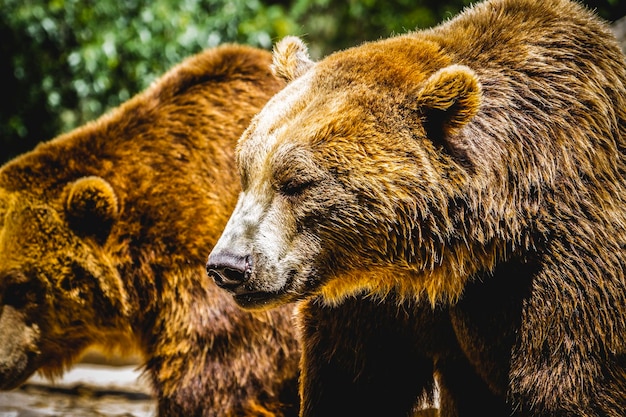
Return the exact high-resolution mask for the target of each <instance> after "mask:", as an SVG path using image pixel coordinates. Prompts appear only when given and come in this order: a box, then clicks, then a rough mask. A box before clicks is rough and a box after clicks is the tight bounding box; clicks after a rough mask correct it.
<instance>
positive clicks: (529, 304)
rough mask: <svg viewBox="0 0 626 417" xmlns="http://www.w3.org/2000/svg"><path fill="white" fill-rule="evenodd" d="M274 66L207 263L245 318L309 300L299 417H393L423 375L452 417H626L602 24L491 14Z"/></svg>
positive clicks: (621, 179)
mask: <svg viewBox="0 0 626 417" xmlns="http://www.w3.org/2000/svg"><path fill="white" fill-rule="evenodd" d="M276 50H277V52H276V55H277V56H276V57H275V65H276V66H277V67H278V68H277V71H276V73H277V74H279V75H281V76H286V77H287V78H289V77H290V76H291V75H294V76H295V77H296V78H295V79H293V80H292V81H291V83H290V84H289V85H288V86H287V87H286V88H285V89H284V90H283V91H281V92H280V93H278V94H277V95H276V96H275V97H274V98H273V99H272V100H271V101H270V102H269V103H268V105H267V106H266V107H265V109H264V110H262V111H261V113H260V114H259V116H257V117H256V118H255V119H254V120H253V122H252V123H251V126H250V128H249V129H248V130H247V131H246V133H244V135H243V137H242V140H241V141H240V144H239V148H238V163H239V167H240V171H241V177H242V184H243V190H242V193H241V195H240V197H239V202H238V204H237V207H236V208H235V211H234V212H233V215H232V217H231V219H230V220H229V222H228V224H227V226H226V228H225V230H224V232H223V234H222V237H221V238H220V240H219V241H218V243H217V244H216V246H215V248H214V250H213V251H212V253H211V255H210V257H209V267H210V274H211V275H212V276H213V277H214V278H215V280H216V281H217V282H218V283H219V284H220V285H221V286H223V287H224V288H226V289H228V290H229V291H231V292H232V293H233V294H234V296H235V299H236V300H237V302H238V303H239V304H241V305H242V306H245V307H248V308H264V307H267V306H275V305H280V304H282V303H284V302H289V301H293V300H297V299H302V298H306V299H307V300H306V301H305V302H304V303H303V304H302V305H301V307H300V309H299V318H300V323H301V325H302V331H303V335H302V341H303V348H304V355H303V361H302V372H303V376H302V385H301V394H302V401H303V409H302V415H303V416H313V415H315V416H319V415H324V416H331V415H348V414H352V415H386V416H406V415H407V414H408V413H409V412H410V410H411V408H412V406H413V405H414V404H415V401H416V399H418V398H419V397H420V396H423V395H425V396H426V397H428V396H430V395H431V394H432V386H433V375H434V376H435V379H436V381H437V382H438V384H439V386H440V388H441V413H442V415H444V416H476V415H497V416H505V415H515V416H552V417H554V416H572V415H578V416H582V415H584V416H613V417H616V416H621V415H623V413H624V410H625V409H626V277H625V275H624V273H625V268H626V254H625V252H624V247H625V246H626V201H624V200H625V198H626V194H625V193H626V180H625V174H626V165H625V163H626V159H625V157H626V155H625V153H624V152H625V146H626V86H625V82H626V65H625V63H624V56H623V54H622V52H621V50H620V48H619V46H618V44H617V42H616V40H615V38H614V36H613V35H612V33H611V31H610V28H609V27H608V26H607V25H606V24H605V23H604V22H602V21H600V20H599V19H598V18H597V17H596V16H595V15H594V14H592V13H591V12H590V11H588V10H586V9H584V8H583V7H581V6H580V5H579V4H576V3H573V2H570V1H567V0H548V1H535V0H491V1H487V2H483V3H479V4H477V5H475V6H474V7H472V8H468V9H467V10H466V11H464V12H463V13H462V14H461V15H459V16H458V17H456V18H454V19H451V20H450V21H448V22H445V23H443V24H441V25H440V26H437V27H435V28H433V29H430V30H425V31H420V32H415V33H409V34H406V35H402V36H398V37H394V38H391V39H387V40H381V41H377V42H372V43H366V44H364V45H361V46H359V47H355V48H352V49H348V50H346V51H341V52H338V53H335V54H333V55H331V56H329V57H327V58H326V59H324V60H322V61H320V62H319V63H316V64H315V63H312V62H310V61H309V60H308V58H306V59H304V58H300V59H299V58H298V56H306V48H305V47H304V45H303V44H302V43H301V41H299V40H298V39H293V38H289V39H286V40H284V41H283V42H281V43H280V44H279V45H278V46H277V48H276ZM281 51H285V52H281ZM282 53H289V54H292V57H283V56H281V54H282ZM294 59H295V60H298V59H299V60H300V61H301V62H300V64H299V65H295V66H294V68H292V69H289V68H286V69H285V68H280V67H281V66H282V65H294V64H292V63H291V62H292V61H293V60H294ZM290 74H291V75H290ZM237 266H238V267H239V268H240V272H239V273H238V274H237V273H234V272H233V270H236V268H235V267H237ZM227 268H228V269H227ZM226 272H228V273H226ZM377 413H378V414H377Z"/></svg>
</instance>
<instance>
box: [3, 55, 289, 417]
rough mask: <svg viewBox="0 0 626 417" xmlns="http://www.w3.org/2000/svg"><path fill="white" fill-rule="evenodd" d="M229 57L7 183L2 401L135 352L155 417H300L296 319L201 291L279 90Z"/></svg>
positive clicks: (41, 157)
mask: <svg viewBox="0 0 626 417" xmlns="http://www.w3.org/2000/svg"><path fill="white" fill-rule="evenodd" d="M270 64H271V53H270V52H268V51H262V50H257V49H253V48H250V47H245V46H237V45H225V46H222V47H218V48H216V49H211V50H207V51H205V52H203V53H200V54H198V55H196V56H193V57H191V58H189V59H188V60H186V61H185V62H183V63H181V64H180V65H178V66H177V67H175V68H173V69H172V70H171V71H170V72H168V73H166V74H165V75H164V76H163V77H162V78H161V79H159V80H158V81H157V82H156V83H154V84H153V85H152V86H151V87H150V88H149V89H147V90H146V91H145V92H143V93H141V94H139V95H137V96H136V97H134V98H133V99H131V100H130V101H128V102H126V103H125V104H123V105H121V106H120V107H119V108H117V109H115V110H113V111H111V112H109V113H108V114H106V115H104V116H103V117H101V118H100V119H98V120H96V121H95V122H93V123H89V124H87V125H85V126H83V127H81V128H78V129H76V130H74V131H72V132H70V133H68V134H65V135H62V136H60V137H58V138H55V139H54V140H51V141H49V142H47V143H44V144H41V145H40V146H38V147H37V148H36V149H34V150H33V151H31V152H29V153H26V154H24V155H22V156H20V157H18V158H16V159H14V160H13V161H10V162H9V163H7V164H6V165H4V166H3V167H2V168H1V170H0V388H1V389H11V388H14V387H16V386H18V385H19V384H21V383H22V382H23V381H24V380H25V379H26V378H28V377H29V376H30V375H31V374H32V373H33V372H35V371H40V372H42V373H43V374H44V375H47V376H57V375H59V374H61V373H62V372H63V371H64V370H65V369H66V368H67V367H69V366H70V365H72V363H73V362H74V361H75V360H77V359H78V358H79V357H80V355H81V353H82V352H83V351H84V350H85V349H86V348H87V347H89V346H92V345H98V346H100V347H101V348H104V349H108V350H111V351H122V352H127V351H130V350H135V349H136V350H138V351H139V352H140V354H141V355H142V356H143V358H144V359H145V364H144V368H145V372H146V373H147V374H148V375H149V377H150V379H151V380H152V382H153V385H154V388H155V394H156V396H157V398H158V409H159V415H160V416H219V417H223V416H237V417H239V416H274V415H275V416H282V415H295V414H296V413H297V401H298V395H297V373H298V361H299V357H300V356H299V349H298V344H297V340H296V338H295V335H294V330H293V328H292V325H291V323H290V318H291V315H292V307H291V306H286V307H285V308H282V309H280V310H276V311H272V312H264V313H260V314H259V313H255V314H251V313H248V312H244V311H243V310H241V309H240V308H239V307H238V306H237V305H236V304H235V303H234V302H233V300H232V298H231V297H230V296H228V295H227V294H226V293H224V292H223V291H222V290H220V289H219V288H217V286H215V284H214V283H213V282H212V281H210V280H208V279H207V277H206V273H205V271H204V268H205V265H204V264H205V260H206V255H207V248H211V247H212V246H213V244H214V243H215V242H216V240H217V238H218V237H219V234H220V232H221V230H222V228H223V226H224V225H225V223H226V221H227V219H228V216H229V215H230V212H231V211H232V209H233V207H234V205H235V202H236V199H237V195H238V192H239V190H240V186H239V179H238V177H237V172H236V168H235V165H234V163H235V160H234V151H235V144H236V141H237V139H238V138H239V136H240V135H241V133H242V131H243V130H244V128H245V127H246V126H247V125H248V123H249V121H250V119H251V117H252V116H253V115H254V114H255V113H256V112H257V111H258V110H259V109H260V108H261V106H262V105H263V104H264V103H266V101H267V100H268V99H269V98H270V97H271V96H272V95H273V94H274V93H276V92H277V91H278V90H279V89H280V88H282V87H283V86H284V82H283V81H282V80H280V79H277V78H276V77H274V76H273V75H272V74H271V71H270V69H269V67H270Z"/></svg>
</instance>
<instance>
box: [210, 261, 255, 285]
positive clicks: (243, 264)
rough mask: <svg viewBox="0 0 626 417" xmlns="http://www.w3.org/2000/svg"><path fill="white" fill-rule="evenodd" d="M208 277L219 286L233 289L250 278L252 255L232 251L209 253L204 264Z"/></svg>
mask: <svg viewBox="0 0 626 417" xmlns="http://www.w3.org/2000/svg"><path fill="white" fill-rule="evenodd" d="M206 271H207V274H208V276H209V277H211V278H213V280H214V281H215V283H216V284H217V285H218V286H220V287H221V288H224V289H227V290H234V289H235V288H236V287H237V286H239V285H241V284H243V283H244V282H246V281H247V280H248V278H250V274H251V273H252V257H251V256H250V255H246V256H240V255H235V254H232V253H218V254H215V255H213V254H211V255H210V256H209V260H208V262H207V265H206Z"/></svg>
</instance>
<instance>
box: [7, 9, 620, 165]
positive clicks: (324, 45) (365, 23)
mask: <svg viewBox="0 0 626 417" xmlns="http://www.w3.org/2000/svg"><path fill="white" fill-rule="evenodd" d="M471 2H472V0H445V1H441V0H360V1H359V0H346V1H343V2H335V1H331V0H282V1H280V0H268V1H263V0H153V1H145V0H124V1H116V0H97V1H96V0H0V6H2V14H0V36H1V38H2V42H1V43H0V56H1V57H2V59H1V60H0V89H1V90H2V91H3V92H4V94H3V96H4V97H7V98H8V99H4V100H2V102H0V163H2V162H4V161H6V160H8V159H9V158H11V157H13V156H15V155H17V154H20V153H22V152H24V151H26V150H28V149H31V148H32V147H33V146H34V145H35V144H36V143H37V142H39V141H41V140H47V139H50V138H52V137H54V136H56V135H57V134H58V133H60V132H63V131H68V130H70V129H72V128H74V127H76V126H78V125H80V124H83V123H85V122H86V121H88V120H91V119H93V118H95V117H97V116H99V115H100V114H102V113H103V112H105V111H106V110H108V109H110V108H111V107H114V106H116V105H118V104H119V103H121V102H123V101H124V100H127V99H128V98H130V97H131V96H132V95H134V94H136V93H137V92H139V91H141V90H143V89H144V88H146V87H147V86H148V85H149V84H150V83H151V82H152V81H153V80H154V79H155V78H157V77H158V76H160V75H161V74H163V72H164V71H166V70H167V69H169V68H171V67H172V66H173V65H175V64H176V63H178V62H180V61H182V59H184V58H185V57H187V56H189V55H191V54H194V53H196V52H199V51H200V50H202V49H204V48H207V47H212V46H215V45H218V44H220V43H224V42H239V43H245V44H250V45H255V46H259V47H262V48H267V49H269V48H271V46H272V44H273V43H274V42H275V41H276V40H278V39H280V38H282V37H283V36H285V35H288V34H293V35H299V36H303V38H304V40H305V41H306V42H307V43H308V44H309V47H310V49H311V55H312V56H313V57H314V58H321V57H323V56H324V55H327V54H328V53H330V52H332V51H334V50H337V49H342V48H346V47H350V46H353V45H356V44H359V43H361V42H363V41H366V40H375V39H379V38H382V37H387V36H390V35H392V34H395V33H403V32H406V31H408V30H413V29H416V28H423V27H429V26H433V25H435V24H437V23H439V22H440V21H442V20H444V19H447V18H450V17H452V16H454V15H455V14H456V13H457V12H458V11H460V10H461V9H462V8H463V7H465V6H466V5H468V4H470V3H471ZM587 3H588V4H589V5H590V6H591V7H593V8H597V10H598V12H599V13H600V14H601V15H602V16H604V17H605V18H607V19H609V20H612V19H616V18H618V17H621V16H622V14H624V13H622V8H623V3H624V0H598V1H597V2H595V3H592V2H591V1H588V2H587Z"/></svg>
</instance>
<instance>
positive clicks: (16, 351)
mask: <svg viewBox="0 0 626 417" xmlns="http://www.w3.org/2000/svg"><path fill="white" fill-rule="evenodd" d="M39 339H40V335H39V329H38V327H37V325H32V326H28V325H26V323H25V321H24V316H23V314H22V313H20V312H19V311H18V310H16V309H15V308H13V307H12V306H10V305H4V306H0V389H2V390H8V389H13V388H15V387H17V386H19V385H20V384H21V383H22V382H24V381H25V380H26V379H27V378H28V377H29V376H30V375H31V374H32V373H33V372H34V371H35V369H36V368H37V365H36V363H35V362H36V358H37V357H38V356H39V353H38V352H39V351H38V348H37V344H38V342H39Z"/></svg>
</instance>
